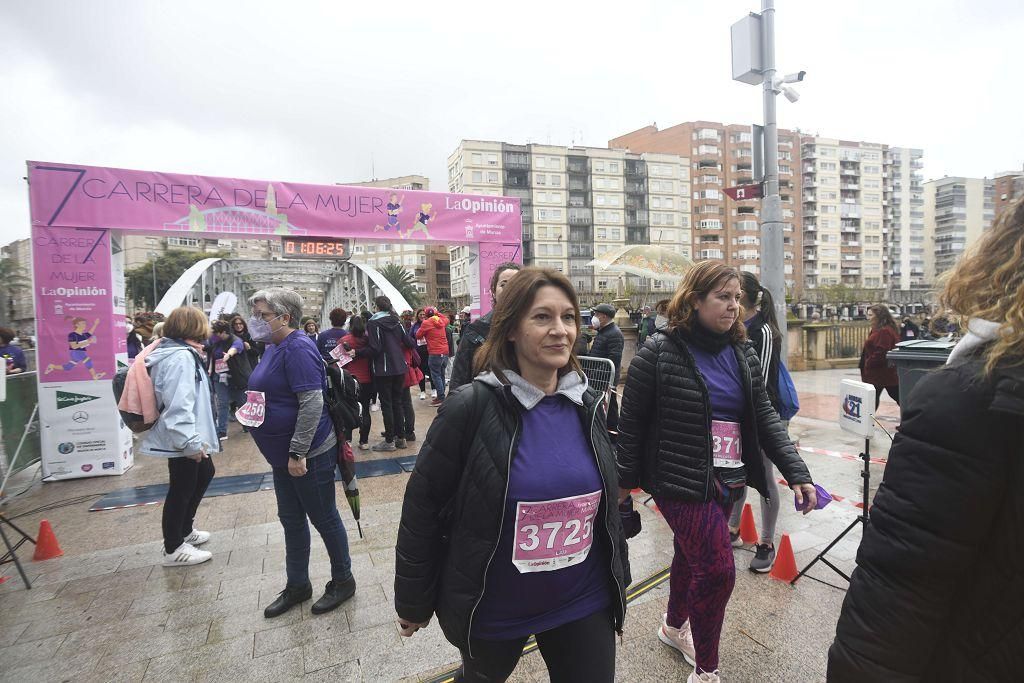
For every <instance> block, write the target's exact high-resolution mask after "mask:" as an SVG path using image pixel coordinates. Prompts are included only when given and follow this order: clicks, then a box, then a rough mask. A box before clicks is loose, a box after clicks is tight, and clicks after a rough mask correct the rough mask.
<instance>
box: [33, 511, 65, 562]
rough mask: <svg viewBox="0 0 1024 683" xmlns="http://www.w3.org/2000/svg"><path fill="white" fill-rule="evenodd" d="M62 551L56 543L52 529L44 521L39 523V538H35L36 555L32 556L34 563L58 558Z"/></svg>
mask: <svg viewBox="0 0 1024 683" xmlns="http://www.w3.org/2000/svg"><path fill="white" fill-rule="evenodd" d="M63 554H64V551H63V550H61V549H60V544H59V543H57V536H56V535H55V534H54V533H53V527H52V526H50V523H49V522H48V521H46V520H45V519H44V520H43V521H41V522H39V536H38V537H36V553H35V555H33V556H32V559H33V560H34V561H35V562H38V561H40V560H49V559H51V558H54V557H60V556H61V555H63Z"/></svg>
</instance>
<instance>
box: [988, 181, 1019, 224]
mask: <svg viewBox="0 0 1024 683" xmlns="http://www.w3.org/2000/svg"><path fill="white" fill-rule="evenodd" d="M992 196H993V200H994V204H995V215H996V217H998V216H999V214H1001V213H1002V212H1003V209H1005V208H1006V207H1007V206H1009V205H1010V204H1012V203H1013V202H1014V201H1016V200H1017V199H1020V198H1021V197H1024V171H1003V172H1001V173H996V177H995V178H993V180H992Z"/></svg>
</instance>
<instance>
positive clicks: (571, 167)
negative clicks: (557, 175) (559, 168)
mask: <svg viewBox="0 0 1024 683" xmlns="http://www.w3.org/2000/svg"><path fill="white" fill-rule="evenodd" d="M566 170H568V171H569V173H572V174H579V175H587V174H589V173H590V169H589V168H588V166H587V160H586V159H578V160H577V159H569V163H568V164H566Z"/></svg>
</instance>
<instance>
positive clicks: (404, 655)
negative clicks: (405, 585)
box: [0, 370, 898, 682]
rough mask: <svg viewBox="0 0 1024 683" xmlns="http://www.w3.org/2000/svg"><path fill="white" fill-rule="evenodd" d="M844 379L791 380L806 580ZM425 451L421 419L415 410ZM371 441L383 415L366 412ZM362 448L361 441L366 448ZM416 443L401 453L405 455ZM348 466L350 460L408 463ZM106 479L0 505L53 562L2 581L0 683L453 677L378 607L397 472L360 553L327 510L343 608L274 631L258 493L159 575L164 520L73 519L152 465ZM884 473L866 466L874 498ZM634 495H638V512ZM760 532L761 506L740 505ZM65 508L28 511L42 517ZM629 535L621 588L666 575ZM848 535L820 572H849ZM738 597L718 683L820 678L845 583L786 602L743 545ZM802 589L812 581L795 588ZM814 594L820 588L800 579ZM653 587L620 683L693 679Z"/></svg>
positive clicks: (231, 448) (202, 518) (847, 495)
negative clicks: (51, 548) (347, 586)
mask: <svg viewBox="0 0 1024 683" xmlns="http://www.w3.org/2000/svg"><path fill="white" fill-rule="evenodd" d="M856 376H857V373H856V370H852V371H850V370H830V371H818V372H809V373H795V374H794V381H795V383H796V385H797V387H798V390H799V392H800V399H801V405H802V409H801V414H800V415H799V416H798V417H797V418H796V419H795V420H794V421H793V422H792V423H791V425H790V431H791V434H792V436H793V438H794V439H795V440H797V441H798V442H799V444H800V446H801V448H802V454H803V456H804V458H805V460H806V461H807V464H808V466H809V467H810V469H811V472H812V474H813V476H814V479H815V481H816V482H817V483H819V484H821V485H823V486H825V487H826V488H827V489H829V490H830V491H832V492H833V493H837V494H839V495H840V496H841V497H842V498H843V500H842V501H840V502H836V503H834V504H832V505H830V506H829V507H827V508H826V509H825V510H821V511H817V512H814V513H812V514H811V515H808V516H802V515H799V514H797V513H796V512H795V511H794V509H793V505H792V503H791V502H790V500H791V499H790V498H789V496H788V494H787V495H784V497H783V507H782V510H783V511H782V514H781V516H780V520H779V526H778V531H779V533H788V534H790V538H791V541H792V544H793V548H794V551H795V554H796V562H797V566H798V567H801V568H802V567H803V566H804V565H806V564H807V563H808V562H810V561H811V559H813V558H814V556H815V555H816V554H817V553H818V552H819V551H820V550H822V549H823V548H824V547H825V546H826V545H827V544H828V543H829V542H831V540H832V539H833V538H834V537H835V536H836V535H837V534H838V533H839V532H841V531H842V530H843V529H844V528H845V527H846V526H847V525H848V524H849V522H850V521H851V520H853V519H854V518H855V517H856V516H857V515H858V514H859V509H858V508H857V507H856V506H855V505H854V503H855V502H856V501H857V500H858V499H859V498H860V490H861V489H860V485H861V479H860V462H859V461H856V460H850V459H847V458H844V457H842V455H841V454H845V455H848V456H849V455H854V456H855V455H856V454H857V453H859V452H860V451H861V450H862V448H863V440H859V439H858V438H857V437H855V436H852V435H849V434H845V433H843V432H841V431H840V430H839V429H838V427H837V426H836V422H835V420H836V415H837V413H838V398H837V392H838V385H839V381H840V380H841V379H843V378H845V377H852V378H856ZM414 402H415V404H416V409H417V422H418V429H417V432H418V433H419V434H420V435H421V436H422V434H424V433H425V432H426V426H427V424H428V422H429V420H430V418H431V417H432V415H433V414H435V413H434V410H433V409H431V408H430V407H429V406H428V405H427V403H428V402H426V401H418V400H417V401H414ZM880 415H881V416H882V417H881V418H880V421H881V422H882V424H883V426H885V427H886V429H888V430H889V431H890V432H891V431H892V428H893V427H894V426H895V424H896V423H897V421H898V417H897V416H898V408H897V407H896V406H895V404H893V403H891V401H890V400H889V398H888V397H885V398H884V399H883V403H882V411H881V413H880ZM373 416H374V433H379V431H380V425H381V419H380V413H374V414H373ZM230 434H231V438H230V439H229V440H228V441H227V442H226V444H225V446H226V452H225V453H224V454H223V455H221V456H219V457H217V460H216V465H217V470H218V474H219V475H222V476H223V475H229V474H246V473H252V472H264V471H267V470H268V468H267V466H266V463H265V462H264V461H263V459H262V457H260V456H259V454H258V453H257V452H256V449H255V447H254V445H253V443H252V441H251V440H250V439H249V438H248V437H247V436H245V435H244V434H242V433H241V432H240V431H238V426H237V425H234V424H232V425H231V431H230ZM374 440H375V437H371V443H372V442H373V441H374ZM412 445H413V446H415V445H416V444H412ZM888 445H889V438H888V437H887V436H885V435H884V434H883V433H882V432H881V431H880V430H879V431H878V432H877V436H876V438H874V439H873V442H872V456H874V457H878V458H880V459H884V458H885V457H886V454H887V452H888ZM415 452H416V451H415V449H414V448H409V449H406V450H404V451H398V452H396V453H382V454H373V453H372V452H368V451H357V453H356V456H357V458H363V459H368V458H370V457H394V456H395V455H411V454H414V453H415ZM136 462H137V464H136V466H135V467H134V468H133V469H132V470H130V471H129V472H128V473H127V474H125V475H123V476H121V477H108V478H94V479H82V480H74V481H66V482H58V483H53V484H46V485H37V486H35V487H34V488H32V489H31V490H30V491H29V492H27V493H26V494H24V495H23V496H20V497H18V498H16V499H14V500H12V501H10V503H9V504H8V505H6V506H5V508H4V512H5V514H7V515H9V516H17V515H22V516H21V517H19V518H18V519H17V523H19V524H20V525H22V526H23V527H25V528H26V530H30V531H31V532H32V533H35V530H36V529H37V528H38V525H39V521H40V520H41V519H48V520H49V521H50V522H51V523H52V524H53V527H54V530H55V532H56V534H57V537H58V539H59V541H60V543H61V546H62V548H63V550H64V553H65V554H64V556H63V557H60V558H56V559H52V560H47V561H43V562H32V561H31V560H30V559H29V557H30V555H31V549H30V548H23V549H22V551H21V552H20V555H21V556H22V558H23V559H25V560H26V562H25V565H26V570H27V571H28V573H29V578H30V580H32V581H33V589H32V590H30V591H26V590H25V587H24V585H23V583H22V582H21V579H20V578H19V577H18V576H17V573H16V572H15V570H14V567H13V565H10V564H6V565H2V566H0V575H2V576H6V577H7V580H6V581H5V582H4V583H2V584H0V681H19V682H23V681H36V680H40V681H41V680H72V679H73V680H76V681H144V680H146V681H148V680H161V681H178V680H183V681H205V680H210V679H215V678H217V679H222V680H223V679H243V678H244V679H247V680H252V681H278V680H299V679H301V680H324V681H326V680H331V681H359V680H365V681H392V680H409V681H415V680H430V678H432V677H434V676H436V675H438V674H440V673H443V672H444V671H446V670H448V669H449V668H450V667H451V665H453V664H454V663H456V662H457V660H458V654H457V652H456V651H455V649H454V648H452V647H451V646H450V645H448V643H447V642H446V641H444V639H443V638H442V636H441V633H440V629H439V628H438V627H437V626H436V624H432V625H431V626H430V627H429V628H427V629H426V630H424V631H421V632H419V633H417V634H416V635H415V636H414V637H412V638H410V639H403V638H401V637H400V636H399V635H398V631H397V629H396V627H395V625H394V611H393V607H392V598H393V595H394V591H393V579H394V543H395V535H396V533H397V526H398V519H399V515H400V512H401V499H402V494H403V492H404V488H405V482H406V480H407V478H408V476H409V475H408V474H404V473H403V474H398V475H393V476H386V477H378V478H373V479H365V480H362V481H361V482H360V492H361V498H362V520H361V521H362V528H363V533H364V537H363V538H362V539H360V538H359V537H358V534H357V533H356V526H355V523H354V521H353V520H352V515H351V513H350V511H349V510H348V507H347V505H346V504H345V502H344V496H343V494H342V493H341V490H340V487H339V492H338V503H339V509H340V510H341V513H342V517H343V519H344V520H345V523H346V528H347V529H348V531H349V538H350V543H351V552H352V562H353V572H354V574H355V576H356V581H357V583H358V591H357V594H356V597H355V598H353V599H352V600H351V601H349V602H348V603H346V604H345V605H344V607H343V608H342V609H339V610H337V611H335V612H332V613H329V614H326V615H322V616H317V617H314V616H312V615H311V614H310V612H309V603H305V604H304V605H303V606H302V608H301V609H299V608H296V609H293V610H292V611H291V612H289V613H287V614H285V615H283V616H281V617H279V618H277V619H273V620H267V619H264V618H263V615H262V610H263V607H265V606H266V605H267V604H269V602H270V601H272V600H273V599H274V598H275V597H276V595H277V592H278V591H280V590H281V588H283V584H284V545H283V535H282V532H281V529H280V525H279V524H278V522H277V518H276V502H275V499H274V494H273V492H272V491H260V492H255V493H246V494H237V495H230V496H223V497H219V498H211V499H207V500H205V501H204V502H203V504H202V506H201V507H200V509H199V515H198V518H197V520H196V526H197V528H202V529H205V530H208V531H210V532H212V534H213V536H212V538H211V540H210V542H209V543H208V544H207V545H206V546H204V548H205V549H208V550H210V551H212V552H213V555H214V556H213V559H212V560H211V561H210V562H207V563H205V564H203V565H198V566H195V567H190V568H184V569H182V568H174V569H171V568H164V567H161V566H160V565H159V562H160V559H161V557H160V555H161V545H162V544H161V543H160V540H159V539H160V515H161V506H160V505H153V506H146V507H138V508H130V509H121V510H110V511H103V512H87V508H88V507H89V505H90V504H91V502H92V500H93V498H87V497H88V496H98V495H100V494H104V493H107V492H109V491H112V490H115V489H119V488H124V487H128V486H138V485H142V484H153V483H163V482H166V480H167V474H166V467H165V466H164V464H163V463H162V462H161V461H158V460H154V459H151V458H139V459H137V461H136ZM883 467H884V466H883V465H872V477H873V479H874V480H873V482H872V484H873V486H872V489H874V487H875V486H877V479H878V478H879V477H880V476H881V472H882V469H883ZM645 498H646V496H642V495H640V494H636V500H637V503H642V502H643V501H644V499H645ZM749 500H750V502H753V503H754V504H753V505H752V508H753V511H754V516H755V519H756V520H757V521H758V526H760V506H759V505H758V504H757V502H756V501H755V500H754V497H753V496H751V497H750V499H749ZM62 501H73V504H70V505H66V506H63V507H54V508H53V509H49V510H45V511H41V510H38V509H39V508H41V507H43V506H49V505H54V504H59V503H61V502H62ZM638 507H639V509H640V510H641V513H642V515H643V523H644V531H643V532H642V533H641V534H640V535H639V536H638V537H636V538H634V539H632V540H631V541H630V560H631V565H632V573H633V577H634V580H635V581H638V582H639V581H641V580H643V579H644V578H646V577H648V576H650V575H653V574H655V573H657V572H659V571H661V570H662V569H664V568H665V567H667V566H668V565H669V563H670V562H671V551H672V541H671V534H670V533H669V531H668V529H667V527H666V525H665V524H664V522H663V521H662V520H661V519H660V517H659V516H658V514H657V513H656V511H654V510H653V509H651V508H650V507H645V506H643V505H638ZM859 539H860V529H859V527H858V528H856V529H855V530H854V532H852V533H851V534H849V535H848V536H847V538H846V539H844V540H843V541H842V542H841V543H839V544H838V545H837V546H836V547H835V548H834V549H833V551H832V552H831V553H830V555H829V558H830V560H832V561H833V563H835V564H836V565H837V566H839V567H840V568H841V569H843V570H844V571H850V570H852V567H853V560H854V557H855V554H856V549H857V544H858V542H859ZM735 557H736V565H737V581H736V588H735V590H734V592H733V595H732V599H731V601H730V603H729V608H728V611H727V615H726V621H725V627H724V630H723V635H722V645H721V669H722V677H723V680H726V681H775V680H778V681H815V680H824V672H825V663H826V656H827V649H828V645H829V644H830V642H831V640H832V637H833V634H834V629H835V621H836V619H837V617H838V614H839V609H840V606H841V603H842V599H843V596H844V593H843V591H842V590H841V589H840V588H836V587H832V586H830V585H826V584H825V583H822V582H820V581H819V580H821V581H825V582H828V583H829V584H834V585H835V586H838V587H843V586H844V585H845V582H844V581H843V580H842V579H841V577H839V576H838V575H837V574H835V573H834V572H832V571H831V570H830V569H828V568H827V567H825V566H823V565H821V564H818V565H817V566H815V567H814V568H813V569H812V570H811V573H810V575H809V577H808V578H805V579H802V580H801V581H800V582H799V583H798V584H797V585H796V587H791V586H789V585H788V584H785V583H782V582H779V581H775V580H772V579H770V578H769V577H768V576H767V575H760V574H754V573H752V572H750V571H748V569H747V565H748V564H749V561H750V558H752V557H753V554H752V552H751V550H750V549H749V548H744V549H737V550H736V551H735ZM310 572H311V575H312V579H313V583H314V589H315V591H318V590H319V589H321V588H322V586H323V585H324V584H325V583H326V582H327V580H328V578H329V563H328V561H327V556H326V552H325V551H324V549H323V546H322V545H319V544H318V541H317V537H316V535H315V534H314V536H313V551H312V557H311V565H310ZM810 577H814V578H810ZM815 579H819V580H815ZM667 591H668V584H667V582H666V583H663V584H661V585H660V586H658V587H657V588H654V589H653V590H651V591H649V592H647V593H645V594H644V595H642V596H641V597H639V598H637V599H636V600H635V601H634V602H633V603H632V604H631V605H630V609H629V612H628V614H627V621H626V626H625V632H624V634H623V638H622V641H621V644H619V646H618V657H617V669H618V670H617V680H622V681H665V680H685V676H686V675H688V674H689V672H690V670H691V668H690V667H689V666H687V664H686V663H685V661H684V660H683V659H682V657H681V656H679V655H678V654H677V653H676V652H675V651H673V650H670V649H669V648H668V647H666V646H664V645H663V644H661V643H660V642H659V641H658V639H657V637H656V635H655V632H656V630H657V628H658V624H659V623H660V620H661V615H662V613H663V612H664V609H665V603H666V600H667V597H668V593H667ZM512 680H514V681H546V680H547V675H546V672H545V670H544V666H543V660H542V659H541V657H540V655H539V653H533V654H530V655H527V656H525V657H524V658H523V660H522V661H521V662H520V665H519V667H518V668H517V670H516V672H515V674H514V675H513V678H512Z"/></svg>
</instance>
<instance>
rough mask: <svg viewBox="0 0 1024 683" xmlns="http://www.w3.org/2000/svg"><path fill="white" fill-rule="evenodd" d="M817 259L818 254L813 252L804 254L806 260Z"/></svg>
mask: <svg viewBox="0 0 1024 683" xmlns="http://www.w3.org/2000/svg"><path fill="white" fill-rule="evenodd" d="M817 260H818V255H817V254H815V253H813V252H811V253H807V254H804V261H817Z"/></svg>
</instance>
